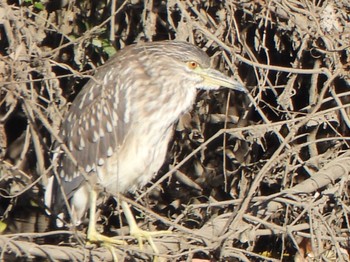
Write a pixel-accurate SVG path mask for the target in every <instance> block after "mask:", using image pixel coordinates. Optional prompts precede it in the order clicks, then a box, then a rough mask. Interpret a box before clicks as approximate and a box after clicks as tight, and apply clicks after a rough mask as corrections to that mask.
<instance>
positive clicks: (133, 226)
mask: <svg viewBox="0 0 350 262" xmlns="http://www.w3.org/2000/svg"><path fill="white" fill-rule="evenodd" d="M121 204H122V208H123V211H124V214H125V217H126V219H127V221H128V224H129V228H130V235H131V236H133V237H135V238H136V240H137V242H138V244H139V247H140V249H141V250H142V249H143V240H144V239H146V240H147V242H148V243H149V245H150V246H151V248H152V250H153V252H154V254H155V256H154V258H153V261H159V260H160V259H159V254H160V253H159V250H158V248H157V246H156V244H155V243H154V241H153V238H152V237H153V236H157V235H164V234H171V233H172V232H171V231H169V230H163V231H146V230H142V229H141V228H139V226H138V225H137V223H136V221H135V218H134V216H133V215H132V213H131V210H130V207H129V205H128V204H127V203H126V202H125V201H122V203H121Z"/></svg>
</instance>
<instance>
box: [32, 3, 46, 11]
mask: <svg viewBox="0 0 350 262" xmlns="http://www.w3.org/2000/svg"><path fill="white" fill-rule="evenodd" d="M34 7H35V8H36V9H39V10H44V8H45V6H44V5H43V3H41V2H36V3H34Z"/></svg>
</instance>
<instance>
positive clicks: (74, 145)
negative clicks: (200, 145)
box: [45, 40, 246, 252]
mask: <svg viewBox="0 0 350 262" xmlns="http://www.w3.org/2000/svg"><path fill="white" fill-rule="evenodd" d="M221 87H224V88H228V89H233V90H237V91H241V92H246V89H245V88H244V86H243V85H242V84H241V83H240V82H239V81H238V80H235V79H232V78H229V77H228V76H226V75H224V74H223V73H221V72H220V71H218V70H216V69H213V68H212V67H211V63H210V57H209V56H208V55H207V54H206V52H204V51H203V50H202V49H200V48H199V47H197V46H195V45H193V44H191V43H188V42H181V41H174V40H167V41H158V42H144V43H137V44H132V45H129V46H126V47H125V48H123V49H122V50H120V51H118V52H117V53H116V55H115V56H114V57H112V58H111V59H109V60H108V61H107V62H106V63H105V64H104V65H103V66H101V67H99V68H98V69H97V71H96V73H95V74H94V76H93V77H92V78H91V79H90V80H89V81H88V82H87V83H86V85H85V86H84V87H83V88H82V90H81V91H80V92H79V93H78V95H77V96H76V98H75V99H74V100H73V102H72V104H71V106H70V109H69V111H68V113H67V115H66V117H65V119H64V120H63V122H62V124H61V127H60V130H59V137H60V138H61V143H58V145H57V148H59V150H56V154H55V157H54V158H55V161H56V163H57V165H56V170H55V172H54V173H55V175H53V176H52V177H50V178H49V180H48V181H49V182H48V184H47V186H46V192H45V204H46V206H47V207H48V209H49V210H50V212H51V213H52V214H60V213H61V214H62V213H67V212H65V211H64V210H66V209H68V210H69V212H68V213H69V215H70V220H71V223H72V224H74V225H79V224H81V223H82V221H83V219H84V218H85V216H86V213H87V211H88V210H90V212H89V225H88V231H87V239H88V240H90V241H108V239H107V237H105V236H103V235H102V234H100V233H98V232H97V230H96V228H95V226H96V217H95V212H96V201H97V198H98V196H99V194H100V193H101V192H108V193H109V194H111V195H113V196H117V195H119V194H125V193H127V192H128V191H129V192H134V191H135V190H137V189H139V188H142V187H143V186H145V185H146V184H147V183H148V182H149V181H150V180H151V179H152V177H154V175H155V174H157V172H158V170H159V169H160V168H161V166H162V164H163V162H164V161H165V158H166V153H167V148H168V144H169V142H170V140H171V138H172V135H173V132H174V125H175V124H176V122H177V121H178V119H179V118H180V117H181V115H183V114H184V113H186V112H188V111H189V110H191V107H192V106H193V104H194V102H195V99H196V95H197V91H198V90H218V89H219V88H221ZM63 145H65V146H66V149H65V150H63V149H62V148H63ZM67 202H68V203H67ZM67 204H68V206H67V207H65V206H66V205H67ZM121 206H122V209H123V211H124V214H125V216H126V218H127V222H128V224H129V227H130V234H133V235H135V236H136V237H137V238H138V240H139V241H142V240H141V238H146V239H147V240H148V241H149V242H150V245H151V246H152V248H153V250H154V251H155V252H158V250H157V248H156V247H155V245H154V243H153V241H152V239H151V237H150V234H148V232H147V231H143V230H141V229H140V228H138V226H137V225H136V222H135V219H134V218H133V216H132V212H131V210H130V207H129V205H128V204H127V203H126V202H125V201H121ZM66 211H67V210H66Z"/></svg>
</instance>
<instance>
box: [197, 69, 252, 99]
mask: <svg viewBox="0 0 350 262" xmlns="http://www.w3.org/2000/svg"><path fill="white" fill-rule="evenodd" d="M197 73H198V74H199V75H200V76H202V77H203V78H204V86H205V88H207V89H218V88H220V87H226V88H229V89H233V90H237V91H241V92H244V93H246V92H247V90H246V89H245V88H244V86H243V85H242V84H241V83H240V82H238V81H236V80H233V79H231V78H229V77H227V76H226V75H224V74H222V73H221V72H219V71H217V70H215V69H211V68H209V69H201V70H198V71H197Z"/></svg>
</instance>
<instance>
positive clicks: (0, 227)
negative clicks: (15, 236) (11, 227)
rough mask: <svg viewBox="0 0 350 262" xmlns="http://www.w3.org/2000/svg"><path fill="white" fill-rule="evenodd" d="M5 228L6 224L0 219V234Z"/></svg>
mask: <svg viewBox="0 0 350 262" xmlns="http://www.w3.org/2000/svg"><path fill="white" fill-rule="evenodd" d="M6 228H7V224H6V223H4V222H3V221H0V234H2V233H3V232H4V231H5V229H6Z"/></svg>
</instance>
